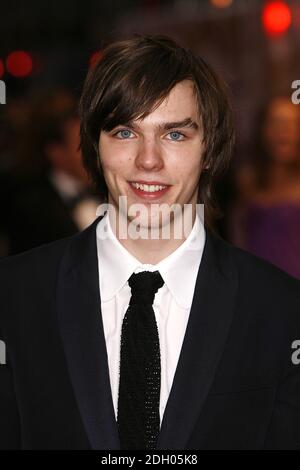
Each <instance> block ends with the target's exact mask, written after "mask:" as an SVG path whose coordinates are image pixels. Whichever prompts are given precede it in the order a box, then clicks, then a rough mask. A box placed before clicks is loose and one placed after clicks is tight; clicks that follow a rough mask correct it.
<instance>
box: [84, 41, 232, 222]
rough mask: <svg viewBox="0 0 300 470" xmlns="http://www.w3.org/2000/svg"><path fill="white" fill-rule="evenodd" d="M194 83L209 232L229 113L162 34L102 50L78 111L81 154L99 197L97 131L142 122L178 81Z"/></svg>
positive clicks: (208, 77)
mask: <svg viewBox="0 0 300 470" xmlns="http://www.w3.org/2000/svg"><path fill="white" fill-rule="evenodd" d="M186 79H189V80H191V81H192V82H193V83H194V88H195V93H196V98H197V103H198V107H199V115H200V116H201V118H202V122H203V133H204V149H205V150H204V154H203V168H207V169H204V170H203V171H202V174H201V176H200V180H199V202H200V203H203V204H204V205H205V222H206V224H207V225H208V226H210V227H211V228H212V225H213V219H214V218H215V217H216V216H218V215H219V214H220V212H219V210H218V205H217V202H216V199H215V195H214V189H215V186H216V183H217V181H218V180H219V178H220V177H221V176H222V175H223V174H224V171H225V170H226V169H227V168H228V165H229V162H230V159H231V154H232V148H233V144H234V129H233V122H232V121H233V120H232V111H231V107H230V105H229V102H228V99H227V94H226V91H225V85H224V84H223V83H222V81H221V80H220V79H219V78H218V77H217V76H216V74H215V73H214V71H213V70H212V69H211V68H210V67H209V66H208V65H207V64H206V63H205V62H204V60H203V59H202V58H196V57H195V56H194V55H193V54H192V53H191V52H190V51H188V50H187V49H185V48H183V47H181V46H179V45H178V44H176V43H175V42H174V41H173V40H172V39H170V38H168V37H166V36H161V35H140V34H135V35H134V36H133V37H132V38H131V39H128V40H120V41H117V42H114V43H112V44H111V45H109V46H108V47H107V48H106V49H104V52H103V56H102V58H101V60H100V61H99V62H98V63H97V65H96V66H95V67H94V68H93V69H91V70H90V71H89V73H88V76H87V78H86V81H85V84H84V88H83V92H82V96H81V100H80V106H79V114H80V118H81V149H82V153H83V161H84V165H85V168H86V170H87V171H88V173H89V175H90V176H91V178H92V180H93V182H94V183H95V185H96V187H97V190H98V191H99V192H100V193H101V195H102V197H104V198H106V197H107V186H106V183H105V180H104V176H103V172H102V170H101V166H100V159H99V149H98V143H99V136H100V131H101V130H102V129H103V130H106V131H110V130H112V129H113V128H114V127H116V126H117V125H120V124H123V123H124V122H128V121H130V120H134V119H143V118H145V117H146V116H147V115H148V114H150V113H151V112H152V111H153V110H154V109H155V108H156V107H158V106H159V105H160V103H161V102H162V101H163V100H164V99H165V98H166V97H167V95H168V94H169V93H170V91H171V90H172V88H173V87H174V86H175V85H176V84H177V83H179V82H181V81H182V80H186Z"/></svg>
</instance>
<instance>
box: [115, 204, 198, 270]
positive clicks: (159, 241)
mask: <svg viewBox="0 0 300 470" xmlns="http://www.w3.org/2000/svg"><path fill="white" fill-rule="evenodd" d="M195 218H196V207H193V209H192V212H191V214H190V217H187V220H188V221H189V223H183V221H184V220H186V219H185V217H182V218H181V217H178V216H174V220H172V221H171V222H170V223H169V226H164V228H162V227H160V228H158V229H155V230H153V228H152V231H151V229H144V230H143V234H144V235H145V236H144V237H143V238H141V237H138V238H136V239H134V238H133V237H132V236H130V233H129V222H128V221H127V220H126V221H125V224H124V225H122V227H123V228H124V227H125V228H126V232H125V234H126V236H125V237H124V236H123V233H124V232H122V231H120V225H121V223H122V221H121V222H120V219H119V218H118V217H117V218H116V220H112V219H111V217H110V225H111V227H112V230H113V232H114V234H115V236H116V237H117V239H118V240H119V242H120V243H121V244H122V245H123V247H124V248H125V249H126V250H127V251H128V252H129V253H130V254H131V255H133V256H134V257H135V258H136V259H138V260H139V261H140V262H141V263H143V264H157V263H159V262H160V261H162V260H163V259H164V258H166V257H167V256H169V255H170V254H171V253H173V252H174V251H175V250H176V249H177V248H178V247H179V246H180V245H182V243H183V242H184V241H185V240H186V239H187V237H188V236H189V234H190V233H191V230H192V228H193V225H194V222H195ZM123 223H124V220H123ZM121 233H122V236H121V235H120V234H121ZM166 233H167V235H168V236H165V234H166ZM153 234H155V236H153Z"/></svg>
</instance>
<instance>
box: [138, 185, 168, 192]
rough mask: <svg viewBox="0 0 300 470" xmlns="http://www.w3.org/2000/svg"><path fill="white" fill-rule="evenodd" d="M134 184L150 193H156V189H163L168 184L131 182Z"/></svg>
mask: <svg viewBox="0 0 300 470" xmlns="http://www.w3.org/2000/svg"><path fill="white" fill-rule="evenodd" d="M131 184H132V186H134V187H135V188H137V189H141V190H142V191H145V192H148V193H154V192H155V191H161V190H162V189H165V188H166V187H167V186H158V185H154V184H140V183H131Z"/></svg>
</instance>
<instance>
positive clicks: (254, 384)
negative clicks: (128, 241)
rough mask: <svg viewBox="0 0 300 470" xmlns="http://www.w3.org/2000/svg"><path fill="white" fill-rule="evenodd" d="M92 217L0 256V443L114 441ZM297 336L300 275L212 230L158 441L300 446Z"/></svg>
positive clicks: (107, 445) (110, 445) (197, 445)
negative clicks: (3, 354)
mask: <svg viewBox="0 0 300 470" xmlns="http://www.w3.org/2000/svg"><path fill="white" fill-rule="evenodd" d="M98 220H99V219H97V220H96V221H95V222H94V224H92V225H91V226H90V227H89V228H88V229H86V230H85V231H83V232H81V233H79V234H77V235H74V236H72V237H69V238H66V239H62V240H59V241H57V242H54V243H51V244H49V245H44V246H42V247H40V248H37V249H34V250H31V251H29V252H26V253H24V254H21V255H18V256H15V257H11V258H6V259H3V260H2V261H1V262H0V281H1V284H0V285H1V299H0V300H1V302H0V306H1V318H0V337H1V338H2V339H3V340H4V341H5V343H6V347H7V363H6V365H2V366H0V448H3V449H8V448H22V449H109V450H110V449H119V438H118V431H117V425H116V421H115V416H114V410H113V403H112V396H111V390H110V382H109V370H108V362H107V353H106V345H105V338H104V333H103V325H102V318H101V309H100V295H99V279H98V264H97V251H96V234H95V229H96V224H97V222H98ZM183 282H184V280H183ZM297 339H300V282H299V281H298V280H296V279H294V278H292V277H290V276H288V275H287V274H285V273H283V272H282V271H280V270H279V269H277V268H275V267H274V266H272V265H271V264H269V263H267V262H264V261H262V260H259V259H258V258H256V257H254V256H252V255H249V254H247V253H246V252H244V251H242V250H240V249H237V248H234V247H233V246H231V245H229V244H227V243H226V242H224V241H223V240H221V239H220V238H218V237H217V236H215V235H213V234H212V233H211V232H209V231H207V237H206V243H205V247H204V252H203V258H202V261H201V265H200V269H199V273H198V277H197V282H196V288H195V293H194V299H193V304H192V308H191V312H190V317H189V321H188V326H187V330H186V334H185V337H184V342H183V346H182V350H181V354H180V358H179V362H178V366H177V369H176V373H175V377H174V382H173V386H172V389H171V393H170V396H169V400H168V402H167V406H166V409H165V412H164V416H163V421H162V426H161V431H160V435H159V440H158V446H157V448H158V449H180V450H183V449H252V450H254V449H300V366H297V365H295V364H293V362H292V360H291V356H292V353H293V352H294V350H293V349H292V343H293V341H294V340H297Z"/></svg>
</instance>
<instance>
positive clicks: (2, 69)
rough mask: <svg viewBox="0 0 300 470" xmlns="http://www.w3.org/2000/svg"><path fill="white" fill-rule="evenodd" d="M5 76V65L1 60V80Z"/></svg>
mask: <svg viewBox="0 0 300 470" xmlns="http://www.w3.org/2000/svg"><path fill="white" fill-rule="evenodd" d="M3 75H4V63H3V60H2V59H0V78H1V77H3Z"/></svg>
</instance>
